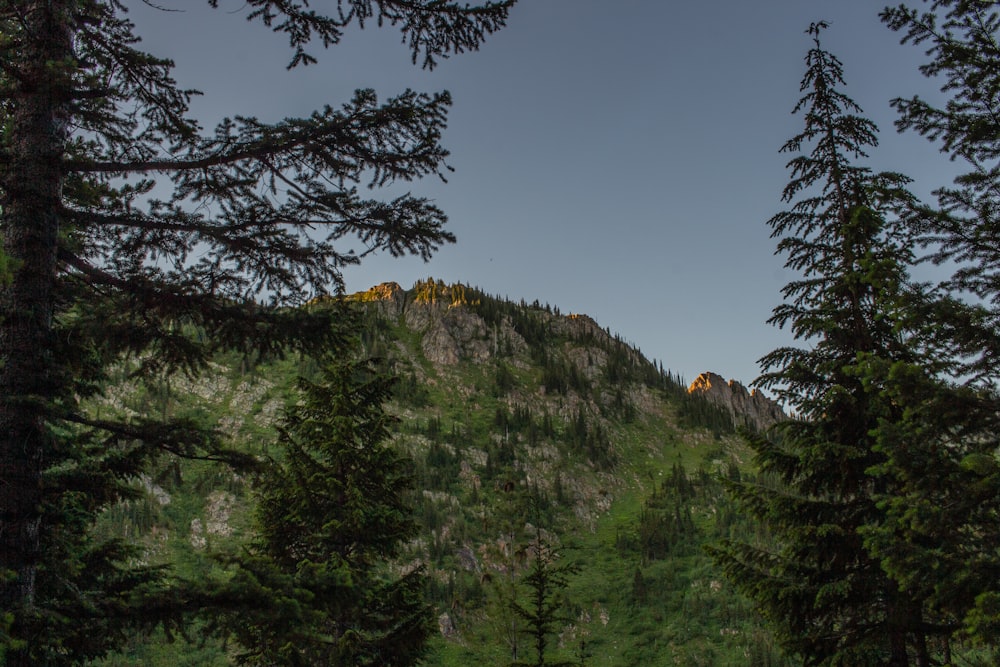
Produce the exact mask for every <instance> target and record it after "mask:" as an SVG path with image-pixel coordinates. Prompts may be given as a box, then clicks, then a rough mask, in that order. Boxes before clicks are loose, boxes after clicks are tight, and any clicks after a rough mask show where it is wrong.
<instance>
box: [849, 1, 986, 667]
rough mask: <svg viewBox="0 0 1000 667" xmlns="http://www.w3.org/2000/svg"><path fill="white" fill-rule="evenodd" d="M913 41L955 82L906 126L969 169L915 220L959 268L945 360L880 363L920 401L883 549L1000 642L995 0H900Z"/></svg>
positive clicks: (896, 465)
mask: <svg viewBox="0 0 1000 667" xmlns="http://www.w3.org/2000/svg"><path fill="white" fill-rule="evenodd" d="M882 19H883V21H884V22H885V23H886V24H887V25H888V26H889V27H890V28H891V29H893V30H895V31H898V32H900V33H901V34H902V41H903V42H904V43H912V44H918V45H921V46H922V47H925V48H926V52H927V54H928V56H929V61H928V62H927V63H926V64H925V65H924V66H922V68H921V70H922V71H923V73H924V74H926V75H927V76H929V77H935V78H936V79H937V80H939V81H940V82H941V83H942V91H943V92H944V93H945V94H946V95H947V96H948V98H947V101H946V102H945V103H944V104H943V105H937V104H935V103H932V102H929V101H927V100H925V99H922V98H920V97H913V98H910V99H896V100H894V101H893V104H894V106H895V107H896V108H897V110H898V111H899V113H900V117H899V120H898V121H897V127H898V128H899V129H900V130H911V131H916V132H918V133H920V134H922V135H924V136H925V137H927V138H928V139H929V140H931V141H933V142H936V143H937V144H938V145H939V146H940V148H941V150H942V151H943V152H944V153H946V154H948V155H949V156H950V157H951V158H952V159H953V161H954V162H955V163H956V164H959V165H962V166H963V167H964V169H965V172H964V173H962V174H961V175H959V176H958V177H957V178H956V179H955V181H954V183H953V184H952V185H948V186H943V187H941V188H940V189H939V190H937V191H936V193H935V194H936V195H937V198H938V201H937V205H926V206H913V207H911V208H910V210H909V211H908V215H907V222H908V224H909V225H911V227H912V229H913V230H914V232H915V233H917V234H918V235H919V236H920V239H921V242H922V243H923V244H924V245H925V246H926V247H927V248H928V250H927V253H928V255H929V258H930V259H932V260H933V261H935V262H937V263H940V264H943V265H945V266H947V267H950V268H952V269H953V273H952V274H951V275H950V277H948V278H947V279H945V280H944V281H943V282H942V284H941V285H940V286H939V295H938V297H937V298H936V299H935V300H934V301H933V302H930V303H924V304H918V307H917V308H916V309H915V311H914V312H915V315H914V317H915V318H918V319H919V320H920V321H921V322H922V327H921V339H922V340H923V341H925V347H926V348H927V349H928V350H929V351H930V352H932V353H933V362H932V363H928V362H927V361H926V360H925V361H924V362H923V363H922V364H921V365H920V366H916V365H912V364H909V365H904V364H894V365H884V366H883V367H881V368H875V367H873V368H871V369H870V374H869V381H870V382H873V383H880V384H881V385H882V386H884V387H886V389H887V391H889V392H891V394H892V400H894V401H897V402H903V401H904V400H905V403H906V405H907V406H908V408H907V410H906V411H905V413H904V415H903V418H902V419H900V420H897V421H895V422H893V423H886V424H884V425H883V428H881V429H880V431H879V438H880V443H879V446H880V447H881V448H882V450H883V451H884V453H885V455H886V458H887V462H886V464H885V465H884V466H883V467H882V468H881V472H883V473H884V474H886V475H889V476H891V477H892V479H893V483H894V484H895V485H896V487H897V489H898V493H897V494H896V495H895V497H890V498H887V499H886V500H885V501H884V506H885V508H886V519H887V520H886V522H885V523H884V525H883V526H881V527H880V528H879V529H878V530H872V531H869V533H868V539H869V544H870V546H871V548H872V549H873V550H874V551H875V552H876V553H877V554H878V555H879V557H880V558H881V559H882V562H883V565H884V567H886V569H887V570H889V571H890V572H892V573H893V576H894V577H896V578H898V579H899V580H900V581H901V582H903V583H904V585H905V586H906V587H907V589H908V590H911V591H913V592H914V594H915V595H920V596H927V597H928V598H929V599H931V600H933V601H934V603H935V604H936V605H937V606H939V607H940V608H941V609H942V610H945V611H947V612H948V613H949V614H950V615H951V616H952V617H954V618H956V619H959V620H960V621H962V622H963V624H964V626H965V628H964V631H965V633H967V634H968V635H970V636H971V637H972V638H973V639H975V640H977V641H979V642H982V643H987V644H990V645H992V646H993V647H994V649H995V647H997V645H998V644H1000V583H998V577H997V573H998V572H1000V550H998V547H997V545H998V544H1000V528H998V525H1000V524H998V520H1000V465H998V463H997V460H996V452H997V448H998V445H1000V441H998V433H1000V429H998V426H1000V424H998V419H1000V396H998V392H997V380H998V378H1000V355H998V351H1000V319H998V310H997V309H998V305H1000V160H998V157H1000V120H998V110H1000V46H998V33H1000V11H998V8H997V4H996V3H995V2H965V1H956V0H947V1H935V2H930V3H926V7H925V9H924V10H920V11H918V10H917V9H913V8H909V7H907V6H905V5H899V6H898V7H894V8H887V9H886V10H885V11H884V12H883V14H882Z"/></svg>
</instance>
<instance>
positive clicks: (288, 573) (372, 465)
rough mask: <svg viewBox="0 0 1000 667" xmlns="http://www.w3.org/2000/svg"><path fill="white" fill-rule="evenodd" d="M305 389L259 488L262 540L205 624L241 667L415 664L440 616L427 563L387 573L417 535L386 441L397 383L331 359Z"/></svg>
mask: <svg viewBox="0 0 1000 667" xmlns="http://www.w3.org/2000/svg"><path fill="white" fill-rule="evenodd" d="M299 383H300V391H301V392H302V400H301V401H299V402H297V403H296V404H295V405H293V406H290V407H289V408H288V409H287V411H286V414H285V415H284V416H283V417H282V419H281V421H280V423H279V425H278V443H279V447H278V455H279V456H280V457H281V460H280V461H276V460H272V461H271V462H270V465H268V466H266V467H265V469H264V470H263V471H261V472H260V473H259V474H258V476H257V478H256V481H255V482H254V484H253V490H254V501H255V508H256V509H255V521H254V524H253V528H252V530H253V535H254V538H252V539H251V541H250V545H249V548H248V550H247V552H246V553H245V554H243V555H237V556H236V557H235V558H234V559H233V563H232V565H233V568H234V571H233V572H232V573H231V575H230V578H229V579H227V581H226V582H225V583H224V584H223V585H222V587H221V588H222V590H221V591H220V592H219V593H217V594H216V595H218V597H219V598H220V602H219V603H217V604H213V605H210V606H209V610H210V611H209V612H208V614H207V616H208V618H206V619H205V621H206V624H207V625H208V626H209V627H211V628H212V629H213V631H214V632H217V633H219V634H220V635H221V636H222V637H223V638H224V639H229V638H233V639H235V641H236V642H237V643H238V644H239V645H240V646H241V647H242V649H243V650H242V651H241V652H240V653H239V654H238V655H237V661H238V662H239V663H240V664H251V665H273V664H295V665H298V664H303V665H344V666H345V667H348V666H351V667H353V666H356V665H400V666H402V665H412V664H415V663H416V662H417V661H418V660H419V659H420V658H421V657H422V656H423V654H424V653H425V651H426V641H427V637H428V635H429V634H430V631H431V625H430V620H431V617H430V615H429V612H430V611H431V609H430V608H429V607H428V606H427V604H426V603H425V602H424V600H423V588H424V586H425V585H426V582H425V580H424V577H423V574H422V571H421V569H420V568H416V569H413V570H412V571H409V572H407V573H405V574H404V575H402V576H399V577H392V576H388V572H387V570H388V565H389V563H390V562H391V560H392V559H393V558H394V557H395V556H397V555H398V553H399V550H400V547H401V545H402V543H403V542H405V541H406V540H409V539H411V538H412V537H414V536H415V533H416V524H415V523H414V521H413V518H412V516H411V513H410V511H409V507H408V506H407V505H406V503H405V493H406V492H407V491H408V490H409V489H410V488H411V486H412V482H413V480H412V478H411V477H410V476H409V474H408V473H407V468H408V466H407V462H406V461H405V460H404V459H402V458H401V457H400V456H399V455H398V454H396V453H395V452H394V451H393V450H392V449H390V448H388V447H387V446H386V444H385V440H386V439H387V438H388V437H389V434H390V430H389V429H390V424H391V422H392V419H391V418H390V417H389V416H388V415H386V414H385V413H384V412H383V403H384V402H385V401H386V400H387V399H388V397H389V395H390V382H389V381H388V380H387V379H386V378H384V377H379V376H377V375H373V373H372V369H371V368H370V367H369V366H367V365H365V364H360V363H347V362H343V361H341V362H336V361H334V362H330V363H329V364H328V365H327V366H326V367H325V368H324V369H323V371H322V373H321V378H320V381H319V383H313V382H309V381H307V380H300V381H299ZM220 612H221V613H220Z"/></svg>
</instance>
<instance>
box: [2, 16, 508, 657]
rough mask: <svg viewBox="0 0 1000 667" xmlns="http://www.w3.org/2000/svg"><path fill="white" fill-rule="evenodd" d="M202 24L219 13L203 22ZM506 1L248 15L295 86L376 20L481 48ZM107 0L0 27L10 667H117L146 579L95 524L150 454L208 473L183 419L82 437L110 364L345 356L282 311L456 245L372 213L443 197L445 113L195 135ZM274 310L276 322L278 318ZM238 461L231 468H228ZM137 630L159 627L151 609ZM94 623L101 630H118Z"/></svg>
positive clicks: (437, 44) (213, 440)
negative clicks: (378, 192)
mask: <svg viewBox="0 0 1000 667" xmlns="http://www.w3.org/2000/svg"><path fill="white" fill-rule="evenodd" d="M209 4H210V5H212V6H213V7H214V6H215V5H216V4H217V3H216V2H215V0H209ZM511 4H513V1H512V0H507V1H504V2H487V3H486V4H484V5H483V6H466V5H460V4H454V3H450V2H438V1H437V0H433V1H431V0H418V1H417V2H409V1H407V2H402V1H400V0H349V1H347V2H342V3H338V5H337V7H338V9H337V11H336V12H333V13H331V14H330V15H323V14H321V13H316V12H315V11H314V10H312V8H311V7H310V6H309V4H308V3H306V2H305V1H304V0H291V1H287V2H286V1H282V2H278V1H276V0H249V2H248V5H249V6H250V9H251V11H250V13H249V17H250V19H251V20H260V21H262V22H263V23H264V24H265V25H267V26H269V27H272V28H273V30H274V31H275V32H279V33H282V34H283V35H284V36H285V37H287V38H288V40H289V44H290V47H291V52H292V56H291V62H290V66H293V67H294V66H297V65H303V64H308V63H311V62H313V61H314V60H315V56H314V55H312V54H311V53H310V52H309V51H308V48H309V45H310V44H320V45H322V46H323V47H327V46H330V45H334V44H336V43H337V42H338V41H339V40H340V39H341V37H342V35H343V33H344V31H345V30H347V29H349V28H351V27H352V26H355V25H357V26H363V25H366V24H368V23H371V22H376V23H377V24H379V25H382V24H388V25H395V26H399V27H400V29H401V31H402V33H403V35H404V39H405V40H406V42H407V44H408V45H409V48H410V50H411V53H412V55H413V59H414V62H416V61H417V60H418V59H419V60H420V61H421V63H422V65H423V66H425V67H433V65H434V64H435V62H436V61H437V59H439V58H442V57H447V56H448V55H449V54H452V53H459V52H462V51H466V50H469V49H475V48H477V46H478V45H479V44H480V43H481V42H482V41H483V39H484V38H485V37H486V36H487V35H488V34H489V33H492V32H493V31H494V30H497V29H499V28H500V27H501V26H502V25H503V23H504V22H505V20H506V17H507V12H508V9H509V6H510V5H511ZM137 42H138V37H137V36H136V35H135V34H134V32H133V26H132V24H131V23H130V22H129V21H128V20H127V19H126V18H125V6H124V4H122V3H120V2H118V0H45V1H44V2H43V1H41V0H15V1H13V2H7V3H4V4H3V6H2V7H0V119H2V121H3V122H2V124H0V237H2V244H0V247H2V251H0V258H2V259H0V272H2V280H0V609H3V610H4V616H3V618H2V619H0V629H4V631H3V632H0V637H2V638H3V648H2V649H0V650H3V651H6V654H5V660H6V662H7V664H9V665H22V664H28V663H31V664H38V663H40V662H45V661H48V662H50V663H51V664H57V663H61V662H65V663H71V662H74V661H75V660H80V659H86V658H88V657H93V656H98V655H101V654H103V653H104V652H106V651H107V650H108V649H109V648H110V647H112V646H114V644H115V642H116V641H117V640H118V638H119V630H118V629H116V628H119V629H120V628H121V627H123V626H122V624H124V623H126V622H128V621H129V620H130V619H131V620H134V619H138V618H141V617H143V616H144V615H140V614H135V613H134V605H136V604H138V601H137V600H136V599H135V598H136V596H142V597H144V596H146V595H148V594H149V593H150V588H149V586H152V587H153V588H155V583H156V582H155V581H153V580H154V579H155V578H156V577H155V573H151V572H147V573H141V572H132V571H131V570H130V569H129V566H128V565H127V563H128V560H129V555H128V553H127V552H126V550H125V549H124V547H123V546H122V545H120V544H115V543H93V542H92V540H91V539H90V538H89V537H88V536H87V534H86V528H87V526H88V525H89V523H90V521H91V520H92V518H93V517H94V516H95V515H96V514H97V513H98V512H100V511H101V509H102V508H104V507H107V506H108V505H109V504H110V503H114V502H116V501H117V500H119V499H121V498H123V497H125V496H126V495H127V494H128V493H129V492H128V489H127V485H126V484H124V482H125V481H126V480H127V479H129V478H131V477H134V476H135V475H137V474H138V473H139V472H140V471H141V470H142V469H143V468H144V466H146V465H147V464H148V462H149V461H150V460H151V459H153V458H154V457H156V456H158V455H161V454H162V453H164V452H167V453H170V454H172V455H178V456H195V457H202V458H212V459H226V460H230V461H233V462H240V457H237V456H235V455H233V454H232V453H231V452H226V451H225V447H224V446H223V445H224V443H222V442H221V440H220V438H219V435H218V434H217V433H215V432H212V431H206V430H205V429H204V428H202V427H200V426H199V425H197V424H193V423H191V422H188V421H183V420H177V419H170V418H167V419H156V418H153V417H150V416H142V417H140V418H137V419H134V420H131V421H130V422H127V423H126V422H124V421H115V420H109V419H107V418H104V419H98V418H96V417H94V416H93V415H91V414H89V413H88V411H87V409H86V401H87V399H89V398H92V397H93V396H95V395H96V394H99V393H100V391H101V387H102V385H103V384H104V383H105V382H106V380H107V376H106V369H107V368H108V366H109V364H111V363H113V362H115V361H120V360H122V359H126V358H128V359H131V360H132V362H133V363H135V364H136V370H135V376H136V378H137V379H139V380H146V381H156V380H157V379H158V378H162V377H164V376H167V375H169V374H171V373H175V372H184V373H189V374H196V373H198V372H199V371H200V370H201V369H203V368H204V367H205V364H206V363H207V360H208V359H209V357H210V356H211V355H212V354H213V353H215V352H216V351H218V350H236V351H239V352H241V353H243V354H245V355H246V356H247V357H249V358H255V357H265V356H269V355H280V354H282V353H283V352H285V351H287V350H303V351H310V350H316V349H320V348H324V347H328V346H331V345H336V344H338V342H339V341H340V339H341V338H342V334H341V333H339V332H338V328H335V327H331V313H335V312H336V311H331V310H321V309H309V308H301V307H297V306H300V305H302V304H303V303H305V302H306V300H307V299H308V298H309V297H311V296H312V295H314V294H318V293H324V292H333V291H336V290H338V289H339V287H340V285H341V279H340V270H341V268H342V267H343V266H345V265H347V264H353V263H356V262H357V261H359V257H358V256H357V255H355V254H353V253H352V252H351V250H350V249H349V246H350V243H348V245H347V246H338V245H337V242H338V241H340V240H342V239H344V238H348V239H355V240H356V243H355V245H357V246H359V247H364V248H365V249H366V250H387V251H388V252H390V253H391V254H393V255H403V254H408V253H412V254H416V255H418V256H421V257H424V258H426V257H428V256H429V255H430V254H431V253H432V252H433V251H434V250H435V249H436V248H437V247H438V246H439V245H441V244H442V243H446V242H450V241H451V240H452V235H451V234H450V233H449V232H448V231H447V230H446V229H445V228H444V227H443V225H444V223H445V216H444V214H443V212H442V211H440V210H439V209H438V208H437V207H435V206H434V205H433V204H432V203H430V202H428V201H427V200H425V199H422V198H419V197H414V196H409V195H407V196H402V197H398V198H395V199H393V200H391V201H379V200H377V199H366V198H364V197H362V196H361V195H360V194H359V191H358V186H359V185H361V184H362V183H364V184H367V185H371V186H375V187H378V186H383V185H387V184H390V183H392V182H394V181H409V180H413V179H417V178H420V177H423V176H427V175H441V174H442V173H443V172H444V171H445V170H446V169H447V165H446V163H445V159H446V156H447V152H446V151H445V150H444V149H443V148H442V147H441V145H440V143H439V140H440V138H441V132H442V130H443V128H444V124H445V118H446V113H447V109H448V106H449V104H450V98H449V96H448V95H447V94H446V93H441V94H434V95H427V94H420V93H415V92H412V91H406V92H404V93H403V94H401V95H399V96H398V97H395V98H392V99H389V100H386V101H381V102H380V101H379V100H378V99H377V98H376V96H375V94H374V92H372V91H370V90H367V91H359V92H357V93H356V94H355V96H354V97H353V99H351V100H349V101H347V102H346V103H344V104H342V105H341V106H339V107H334V106H327V107H324V108H323V109H320V110H318V111H316V112H314V113H313V114H312V115H311V116H309V117H307V118H291V119H287V120H284V121H281V122H277V123H264V122H262V121H260V120H257V119H255V118H253V117H250V116H241V117H238V118H235V119H227V120H224V121H223V122H221V123H220V124H219V125H218V126H217V127H216V128H215V130H214V132H208V133H206V132H204V131H203V129H202V128H201V127H200V125H199V124H198V123H197V121H196V120H194V119H192V118H190V117H189V114H188V104H189V101H190V99H191V95H192V94H193V93H192V92H190V91H186V90H183V89H181V88H179V87H178V86H177V84H176V83H175V81H174V80H173V78H172V77H171V63H170V61H168V60H165V59H162V58H157V57H155V56H152V55H150V54H147V53H144V52H142V51H140V50H138V49H137V48H136V43H137ZM277 306H283V307H281V308H278V307H277ZM243 462H244V463H245V462H246V461H243ZM147 609H148V610H149V611H148V613H147V614H145V616H147V617H151V616H155V615H156V614H158V613H160V612H159V611H156V610H162V609H163V607H162V606H161V605H156V604H150V605H147ZM112 616H114V618H116V619H118V620H117V621H115V620H112V618H111V617H112Z"/></svg>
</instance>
